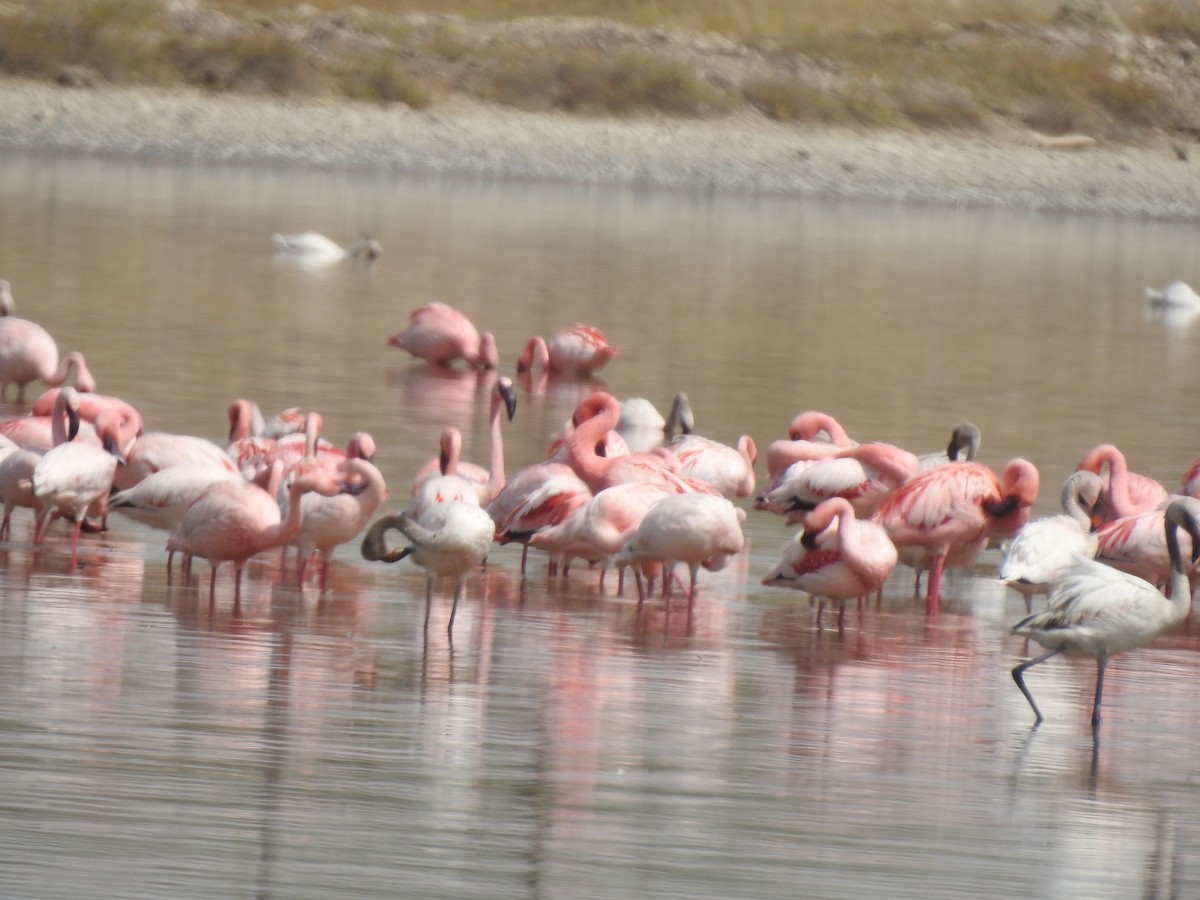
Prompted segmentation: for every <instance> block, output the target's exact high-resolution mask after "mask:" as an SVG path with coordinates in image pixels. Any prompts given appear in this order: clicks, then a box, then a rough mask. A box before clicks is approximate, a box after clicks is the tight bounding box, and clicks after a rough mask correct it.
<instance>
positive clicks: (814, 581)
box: [762, 497, 897, 632]
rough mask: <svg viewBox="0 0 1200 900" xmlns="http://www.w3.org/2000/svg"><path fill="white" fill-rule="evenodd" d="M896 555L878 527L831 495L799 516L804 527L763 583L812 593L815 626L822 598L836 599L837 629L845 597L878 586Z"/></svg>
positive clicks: (841, 621)
mask: <svg viewBox="0 0 1200 900" xmlns="http://www.w3.org/2000/svg"><path fill="white" fill-rule="evenodd" d="M896 559H897V556H896V546H895V544H893V543H892V541H891V538H889V537H888V536H887V532H886V531H884V530H883V528H881V527H880V526H879V525H877V524H876V523H875V522H870V521H866V520H864V519H859V518H857V517H856V516H855V513H854V506H853V505H852V504H851V503H850V502H849V501H848V500H846V499H845V498H843V497H833V498H830V499H829V500H825V501H823V502H822V503H820V504H819V505H818V506H817V507H816V509H813V510H811V511H810V512H809V513H807V514H806V515H805V516H804V530H803V531H802V532H801V533H800V534H798V535H796V538H795V540H793V541H792V543H791V544H790V545H789V546H788V547H787V548H786V549H785V550H784V551H783V559H782V560H781V561H780V563H779V564H778V565H777V566H775V568H773V569H772V570H771V571H770V572H768V573H767V575H766V577H765V578H763V581H762V583H763V584H765V585H770V586H774V587H786V588H792V589H793V590H797V591H806V592H807V593H809V594H812V595H813V596H814V597H817V598H818V600H819V601H820V602H819V604H818V606H817V628H818V630H819V629H820V627H821V614H822V613H823V612H824V609H825V602H826V601H828V600H831V601H833V602H835V603H837V604H838V631H839V632H841V631H844V630H845V625H846V622H845V619H846V601H847V600H852V599H854V598H856V597H867V596H870V595H871V594H873V593H875V592H876V591H878V590H880V589H882V588H883V583H884V582H885V581H887V579H888V576H889V575H891V574H892V571H893V570H894V569H895V568H896Z"/></svg>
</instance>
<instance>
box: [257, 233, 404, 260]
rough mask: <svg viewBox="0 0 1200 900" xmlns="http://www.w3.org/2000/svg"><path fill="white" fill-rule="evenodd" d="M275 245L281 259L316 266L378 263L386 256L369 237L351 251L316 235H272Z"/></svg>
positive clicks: (276, 252)
mask: <svg viewBox="0 0 1200 900" xmlns="http://www.w3.org/2000/svg"><path fill="white" fill-rule="evenodd" d="M271 241H272V243H274V244H275V255H276V256H277V257H279V258H282V259H294V260H296V261H298V262H303V263H311V264H314V265H329V264H332V263H336V262H341V261H342V260H343V259H358V260H363V261H365V262H374V261H375V260H377V259H379V257H380V256H381V255H383V247H382V246H381V245H380V243H379V241H377V240H375V238H373V237H371V236H370V235H369V234H365V233H364V234H363V235H362V236H361V237H359V239H358V240H357V241H355V242H354V243H353V244H352V245H351V246H350V247H342V246H341V245H340V244H338V243H337V242H336V241H334V240H331V239H330V238H327V237H325V235H323V234H318V233H317V232H315V231H305V232H303V233H301V234H274V235H271Z"/></svg>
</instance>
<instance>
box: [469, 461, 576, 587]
mask: <svg viewBox="0 0 1200 900" xmlns="http://www.w3.org/2000/svg"><path fill="white" fill-rule="evenodd" d="M591 498H592V492H591V490H590V489H589V488H588V486H587V485H586V484H584V483H583V480H582V479H580V477H579V476H578V475H576V474H575V470H574V469H572V468H571V467H570V466H568V465H566V464H564V463H554V462H541V463H534V464H533V465H531V466H526V467H525V468H524V469H521V470H519V471H518V472H517V473H516V474H515V475H513V476H512V477H511V478H509V479H508V480H507V481H506V482H505V484H504V489H503V490H501V491H500V493H498V494H497V495H496V496H495V497H494V498H493V499H492V502H491V503H489V504H488V505H487V512H488V515H490V516H491V517H492V521H494V522H495V523H496V541H497V542H498V543H501V544H507V543H509V542H510V541H517V542H518V543H520V544H521V545H522V547H521V574H522V575H524V574H525V566H526V562H527V561H528V557H529V539H530V537H531V536H532V535H533V534H534V533H535V532H538V531H541V530H543V529H546V528H550V527H551V526H554V525H558V524H559V523H561V522H563V521H564V520H565V519H566V518H567V517H568V516H570V515H571V513H572V512H573V511H574V510H575V509H577V508H578V507H580V506H582V505H583V504H585V503H587V502H588V501H589V500H590V499H591Z"/></svg>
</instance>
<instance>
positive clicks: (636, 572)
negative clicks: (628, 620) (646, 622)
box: [633, 566, 646, 609]
mask: <svg viewBox="0 0 1200 900" xmlns="http://www.w3.org/2000/svg"><path fill="white" fill-rule="evenodd" d="M633 578H634V581H636V582H637V589H638V609H641V608H642V604H643V603H645V602H646V586H645V585H644V584H643V583H642V570H641V569H639V568H637V567H636V566H635V567H634V569H633Z"/></svg>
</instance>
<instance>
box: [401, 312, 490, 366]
mask: <svg viewBox="0 0 1200 900" xmlns="http://www.w3.org/2000/svg"><path fill="white" fill-rule="evenodd" d="M387 342H388V345H389V346H392V347H396V348H398V349H400V350H406V351H408V352H409V353H411V354H412V355H413V356H416V357H419V358H420V359H423V360H425V361H427V362H430V363H433V364H434V365H438V366H448V365H450V364H451V363H452V362H454V360H456V359H458V358H459V357H462V358H463V359H464V360H466V362H467V365H469V366H471V367H473V368H476V369H495V368H496V367H497V366H499V365H500V354H499V351H498V350H497V349H496V338H495V336H494V335H493V334H492V333H491V332H490V331H484V332H482V333H481V332H480V331H478V330H477V329H476V328H475V326H474V325H472V324H471V320H470V319H468V318H467V317H466V316H465V315H463V314H462V313H461V312H459V311H458V310H457V309H454V307H452V306H447V305H446V304H445V303H438V302H436V301H435V302H433V303H426V304H425V305H424V306H418V307H417V308H416V309H414V310H413V311H412V312H411V313H409V316H408V327H407V328H405V329H404V330H403V331H400V332H397V333H396V334H393V335H392V336H391V337H389V338H388V340H387Z"/></svg>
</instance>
